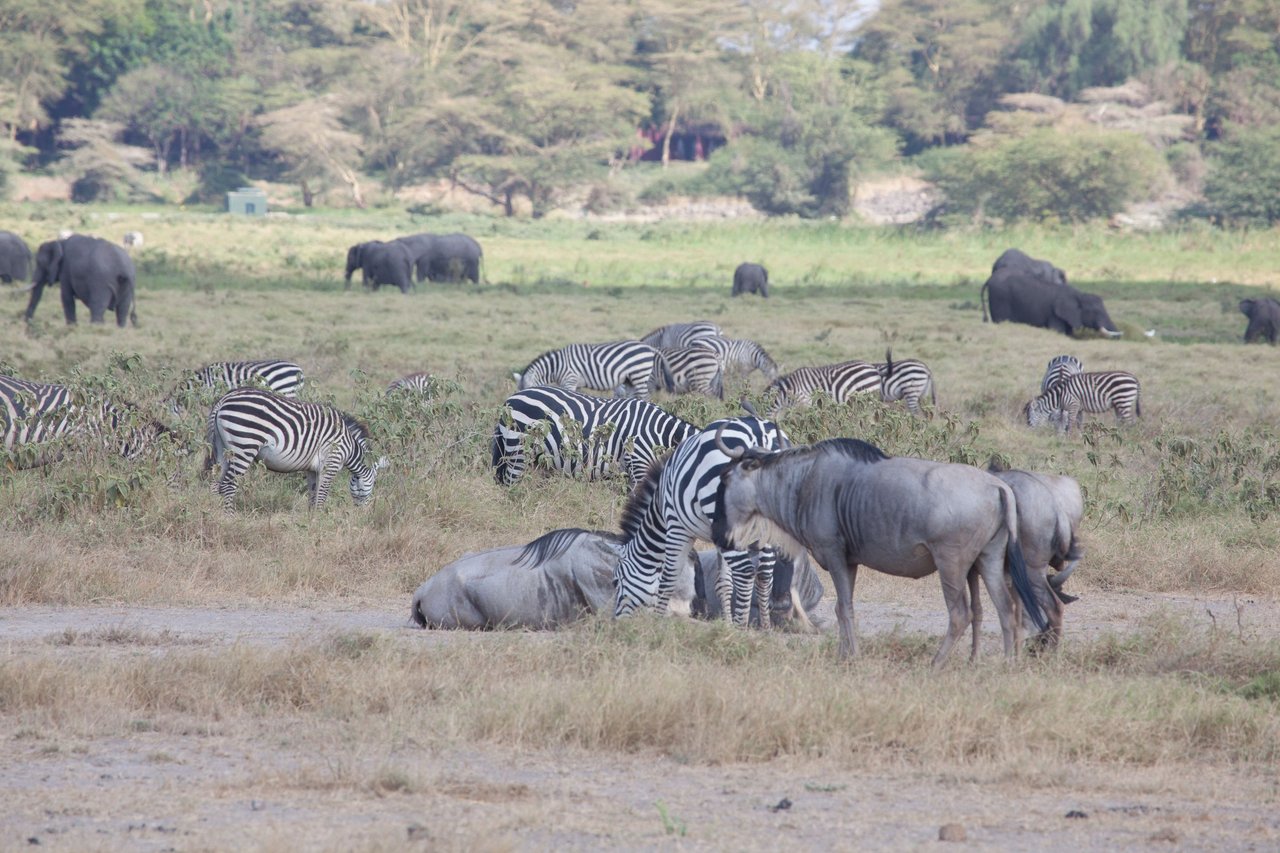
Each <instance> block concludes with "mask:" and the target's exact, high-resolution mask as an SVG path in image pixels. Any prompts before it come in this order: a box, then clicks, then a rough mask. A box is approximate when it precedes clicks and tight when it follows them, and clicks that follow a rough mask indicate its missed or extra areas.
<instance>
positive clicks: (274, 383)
mask: <svg viewBox="0 0 1280 853" xmlns="http://www.w3.org/2000/svg"><path fill="white" fill-rule="evenodd" d="M304 381H305V377H304V376H303V375H302V368H301V367H299V366H298V365H296V364H294V363H293V362H292V361H283V360H281V359H269V360H262V361H215V362H213V363H212V364H206V365H205V366H204V367H202V368H200V369H199V370H196V371H195V372H194V373H192V375H191V377H190V378H189V379H187V382H186V384H184V385H182V386H181V387H179V388H177V389H175V390H174V392H173V393H172V394H170V395H169V410H170V411H171V412H173V414H174V415H180V414H182V405H181V403H180V401H181V400H182V399H185V398H187V397H189V396H190V394H191V393H192V392H193V391H195V390H196V389H198V388H207V389H209V390H215V389H216V390H229V389H231V388H240V387H243V386H246V385H249V386H252V385H258V384H261V385H265V386H266V387H267V388H268V389H270V390H271V391H273V392H275V393H276V394H280V395H281V396H284V397H297V396H298V392H300V391H301V390H302V383H303V382H304Z"/></svg>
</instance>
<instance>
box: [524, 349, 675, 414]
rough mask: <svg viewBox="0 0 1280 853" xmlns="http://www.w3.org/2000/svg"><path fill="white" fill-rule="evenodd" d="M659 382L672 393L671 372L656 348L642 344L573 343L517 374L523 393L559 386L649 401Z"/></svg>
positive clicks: (545, 356)
mask: <svg viewBox="0 0 1280 853" xmlns="http://www.w3.org/2000/svg"><path fill="white" fill-rule="evenodd" d="M659 381H660V382H661V387H662V388H664V389H665V390H667V391H670V390H671V388H672V386H673V380H672V377H671V372H670V369H669V368H668V367H667V366H666V361H665V360H664V359H663V358H662V357H661V353H660V352H659V351H658V350H657V349H656V348H654V347H651V346H649V345H648V344H643V343H641V342H640V341H613V342H611V343H604V344H570V345H569V346H566V347H561V348H560V349H555V350H550V351H548V352H545V353H543V354H542V355H540V356H538V357H537V358H535V359H534V360H533V361H532V362H531V363H530V364H529V366H528V367H526V368H525V369H524V372H523V373H518V374H516V383H517V388H518V389H519V390H521V391H523V390H525V389H526V388H533V387H534V386H536V385H556V386H559V387H560V388H564V389H565V390H568V391H577V390H578V389H579V388H591V389H593V390H596V391H605V392H609V391H614V389H621V391H622V392H623V393H624V394H627V395H629V396H636V397H639V398H640V399H642V400H647V399H648V398H649V395H650V393H652V391H653V390H654V388H655V387H656V386H657V385H658V384H659Z"/></svg>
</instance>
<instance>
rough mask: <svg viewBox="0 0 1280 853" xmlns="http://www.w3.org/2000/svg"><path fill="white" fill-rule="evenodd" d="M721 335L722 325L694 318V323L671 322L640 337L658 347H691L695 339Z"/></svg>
mask: <svg viewBox="0 0 1280 853" xmlns="http://www.w3.org/2000/svg"><path fill="white" fill-rule="evenodd" d="M718 337H720V327H719V326H717V325H716V324H715V323H712V322H711V321H710V320H694V321H693V322H692V323H670V324H668V325H666V326H659V327H658V328H656V329H654V330H653V331H652V332H650V333H649V334H647V335H645V336H644V337H643V338H641V339H640V342H641V343H646V344H648V345H649V346H651V347H657V348H658V349H668V348H671V347H691V346H693V343H694V341H700V340H705V339H707V338H718Z"/></svg>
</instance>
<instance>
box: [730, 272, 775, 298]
mask: <svg viewBox="0 0 1280 853" xmlns="http://www.w3.org/2000/svg"><path fill="white" fill-rule="evenodd" d="M744 293H758V294H760V295H761V296H763V297H764V298H765V299H768V298H769V271H768V270H767V269H765V268H764V267H762V266H760V265H759V264H752V263H745V264H738V268H737V269H736V270H734V271H733V294H732V295H733V296H740V295H742V294H744Z"/></svg>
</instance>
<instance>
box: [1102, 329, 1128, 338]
mask: <svg viewBox="0 0 1280 853" xmlns="http://www.w3.org/2000/svg"><path fill="white" fill-rule="evenodd" d="M1102 334H1104V335H1106V336H1107V337H1108V338H1122V337H1124V332H1111V331H1108V330H1106V329H1103V330H1102Z"/></svg>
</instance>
